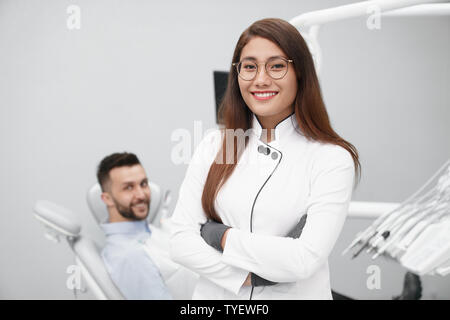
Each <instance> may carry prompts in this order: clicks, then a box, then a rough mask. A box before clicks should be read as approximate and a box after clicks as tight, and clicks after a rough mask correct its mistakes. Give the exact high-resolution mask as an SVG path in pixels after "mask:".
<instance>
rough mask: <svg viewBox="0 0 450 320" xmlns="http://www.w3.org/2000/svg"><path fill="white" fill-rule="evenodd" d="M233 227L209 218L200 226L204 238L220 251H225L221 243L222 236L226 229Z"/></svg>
mask: <svg viewBox="0 0 450 320" xmlns="http://www.w3.org/2000/svg"><path fill="white" fill-rule="evenodd" d="M229 228H231V227H229V226H226V225H224V224H223V223H219V222H215V221H212V220H208V221H206V222H205V223H203V224H202V225H201V227H200V235H201V236H202V238H203V240H205V242H206V243H207V244H209V245H210V246H211V247H213V248H214V249H216V250H219V251H220V252H223V249H222V246H221V245H220V243H221V242H222V237H223V234H224V233H225V231H227V229H229Z"/></svg>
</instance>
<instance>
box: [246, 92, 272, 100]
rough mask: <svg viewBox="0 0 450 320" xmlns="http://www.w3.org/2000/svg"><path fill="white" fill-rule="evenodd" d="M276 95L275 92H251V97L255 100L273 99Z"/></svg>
mask: <svg viewBox="0 0 450 320" xmlns="http://www.w3.org/2000/svg"><path fill="white" fill-rule="evenodd" d="M277 94H278V92H276V91H265V92H259V91H256V92H252V95H253V97H255V99H256V100H269V99H272V98H273V97H275V96H276V95H277Z"/></svg>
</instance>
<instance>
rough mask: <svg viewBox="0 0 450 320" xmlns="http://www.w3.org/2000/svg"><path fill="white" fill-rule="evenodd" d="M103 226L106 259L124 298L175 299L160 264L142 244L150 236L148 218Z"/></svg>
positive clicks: (107, 267) (105, 261)
mask: <svg viewBox="0 0 450 320" xmlns="http://www.w3.org/2000/svg"><path fill="white" fill-rule="evenodd" d="M100 226H101V228H102V229H103V231H104V232H105V235H106V245H105V247H104V248H103V250H102V258H103V261H104V263H105V266H106V269H107V270H108V272H109V275H110V276H111V279H112V280H113V282H114V283H115V285H116V286H117V287H118V288H119V290H120V291H121V292H122V294H123V295H124V297H125V298H126V299H132V300H170V299H172V296H171V295H170V293H169V291H168V289H167V287H166V285H165V283H164V280H163V278H162V276H161V273H160V272H159V270H158V267H157V266H156V265H155V263H154V262H153V261H152V259H151V258H150V256H149V255H148V254H147V253H146V252H145V250H144V247H143V243H145V241H146V240H147V239H148V238H149V237H150V236H151V231H150V228H149V227H148V224H147V221H145V220H142V221H132V222H114V223H104V224H101V225H100Z"/></svg>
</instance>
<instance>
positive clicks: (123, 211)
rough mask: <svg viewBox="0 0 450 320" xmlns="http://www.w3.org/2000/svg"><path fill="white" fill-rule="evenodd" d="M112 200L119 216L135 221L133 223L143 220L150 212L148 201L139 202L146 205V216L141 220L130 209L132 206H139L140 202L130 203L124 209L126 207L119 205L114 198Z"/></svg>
mask: <svg viewBox="0 0 450 320" xmlns="http://www.w3.org/2000/svg"><path fill="white" fill-rule="evenodd" d="M112 200H113V201H114V204H115V205H116V208H117V211H118V212H119V214H120V215H121V216H122V217H124V218H126V219H131V220H135V221H139V220H144V219H145V218H147V217H148V214H149V212H150V200H148V199H146V200H143V201H141V202H144V203H146V204H147V215H146V216H145V217H143V218H140V217H137V216H136V214H135V213H134V211H133V208H132V206H133V205H136V204H139V203H141V202H138V203H130V205H129V206H128V207H126V206H123V205H121V204H120V203H118V202H117V201H116V200H115V199H114V198H113V199H112Z"/></svg>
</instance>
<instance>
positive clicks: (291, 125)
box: [252, 112, 298, 144]
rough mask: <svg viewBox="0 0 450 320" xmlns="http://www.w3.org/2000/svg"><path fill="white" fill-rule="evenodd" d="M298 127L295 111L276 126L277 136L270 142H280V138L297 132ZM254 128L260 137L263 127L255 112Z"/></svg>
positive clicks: (256, 134)
mask: <svg viewBox="0 0 450 320" xmlns="http://www.w3.org/2000/svg"><path fill="white" fill-rule="evenodd" d="M297 127H298V125H297V119H296V118H295V112H293V113H292V114H290V115H289V116H288V117H286V118H285V119H283V120H281V121H280V123H278V124H277V125H276V126H275V133H274V134H275V137H274V140H272V141H271V142H270V143H269V144H272V143H274V142H279V141H280V139H284V138H285V137H287V136H290V135H292V134H293V133H296V128H297ZM252 129H253V133H254V134H255V136H256V137H257V138H258V139H260V137H261V134H262V129H263V128H262V126H261V123H260V122H259V120H258V118H257V117H256V115H255V114H253V120H252Z"/></svg>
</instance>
